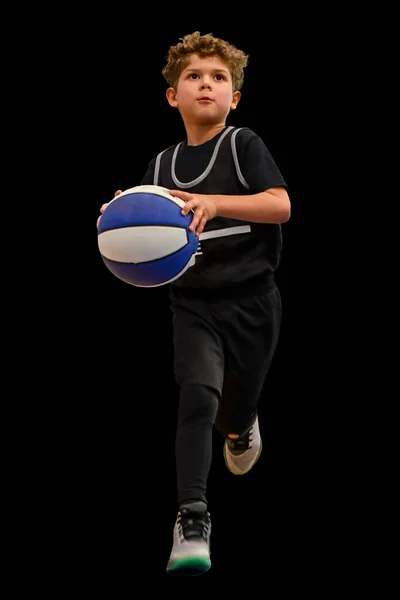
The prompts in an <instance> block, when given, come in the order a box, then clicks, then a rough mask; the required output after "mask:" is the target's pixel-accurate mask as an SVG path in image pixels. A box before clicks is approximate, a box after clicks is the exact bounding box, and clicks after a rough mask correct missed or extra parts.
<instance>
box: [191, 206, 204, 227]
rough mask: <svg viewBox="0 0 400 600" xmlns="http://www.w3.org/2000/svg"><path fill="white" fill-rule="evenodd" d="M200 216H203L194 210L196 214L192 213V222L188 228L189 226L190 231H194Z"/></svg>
mask: <svg viewBox="0 0 400 600" xmlns="http://www.w3.org/2000/svg"><path fill="white" fill-rule="evenodd" d="M202 216H203V211H199V210H196V212H195V213H194V216H193V219H192V222H191V223H190V226H189V230H190V231H195V230H196V228H197V225H198V224H199V222H200V219H201V217H202Z"/></svg>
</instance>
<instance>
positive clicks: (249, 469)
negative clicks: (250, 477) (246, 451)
mask: <svg viewBox="0 0 400 600" xmlns="http://www.w3.org/2000/svg"><path fill="white" fill-rule="evenodd" d="M261 451H262V439H260V449H259V451H258V454H257V456H256V459H255V461H254V462H253V464H252V465H250V467H249V468H248V469H246V471H241V472H240V473H235V471H232V470H231V468H230V466H229V465H228V460H227V458H226V443H225V444H224V460H225V464H226V468H227V469H228V471H229V472H230V473H232V475H246V473H248V472H249V471H251V469H252V468H253V467H254V465H255V464H256V462H257V461H258V459H259V458H260V455H261Z"/></svg>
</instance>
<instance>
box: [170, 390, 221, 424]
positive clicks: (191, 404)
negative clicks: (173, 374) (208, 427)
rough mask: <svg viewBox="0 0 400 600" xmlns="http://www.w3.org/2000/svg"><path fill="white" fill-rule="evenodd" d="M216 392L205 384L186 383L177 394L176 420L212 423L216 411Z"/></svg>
mask: <svg viewBox="0 0 400 600" xmlns="http://www.w3.org/2000/svg"><path fill="white" fill-rule="evenodd" d="M218 403H219V400H218V393H217V391H216V390H214V389H213V388H210V387H208V386H205V385H198V384H186V385H183V386H182V387H181V391H180V396H179V409H178V422H179V423H183V422H189V421H193V422H196V423H201V422H207V423H214V422H215V418H216V415H217V411H218Z"/></svg>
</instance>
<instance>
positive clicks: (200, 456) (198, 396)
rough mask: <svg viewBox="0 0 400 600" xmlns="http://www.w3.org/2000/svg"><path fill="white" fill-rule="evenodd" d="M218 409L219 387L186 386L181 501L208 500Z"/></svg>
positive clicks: (179, 436) (178, 446)
mask: <svg viewBox="0 0 400 600" xmlns="http://www.w3.org/2000/svg"><path fill="white" fill-rule="evenodd" d="M217 410H218V395H217V392H216V391H215V390H213V389H212V388H209V387H207V386H205V385H197V384H187V385H184V386H182V388H181V391H180V398H179V409H178V426H177V430H176V442H175V455H176V474H177V487H178V505H180V504H184V503H185V502H187V501H189V500H190V501H192V500H203V502H206V503H207V499H206V493H207V479H208V474H209V471H210V466H211V459H212V434H213V425H214V422H215V417H216V415H217Z"/></svg>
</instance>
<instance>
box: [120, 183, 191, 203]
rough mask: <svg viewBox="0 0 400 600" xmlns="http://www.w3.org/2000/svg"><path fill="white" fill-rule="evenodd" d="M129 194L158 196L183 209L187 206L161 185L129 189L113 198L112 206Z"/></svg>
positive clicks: (139, 186) (138, 186)
mask: <svg viewBox="0 0 400 600" xmlns="http://www.w3.org/2000/svg"><path fill="white" fill-rule="evenodd" d="M129 194H156V195H157V196H163V197H164V198H168V200H171V201H172V202H175V204H177V205H178V206H180V207H181V208H183V207H184V206H185V204H186V202H184V201H183V200H181V199H180V198H177V197H176V196H171V194H170V193H169V191H168V189H167V188H164V187H161V186H159V185H137V186H136V187H133V188H129V189H128V190H125V191H123V192H121V194H118V196H115V198H113V199H112V200H111V201H110V204H111V202H114V201H115V200H117V199H118V198H121V197H122V196H128V195H129Z"/></svg>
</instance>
